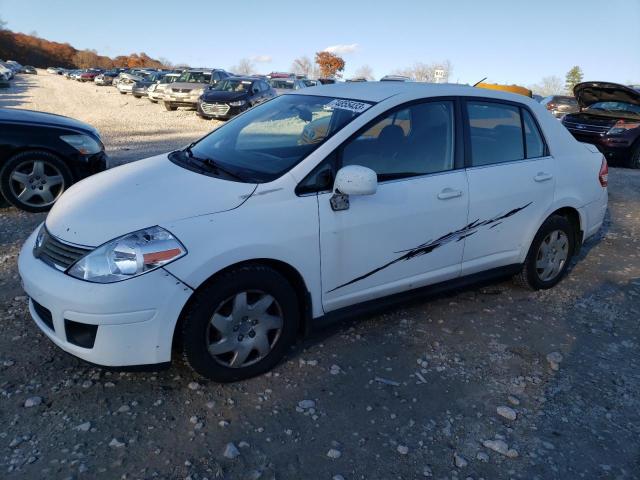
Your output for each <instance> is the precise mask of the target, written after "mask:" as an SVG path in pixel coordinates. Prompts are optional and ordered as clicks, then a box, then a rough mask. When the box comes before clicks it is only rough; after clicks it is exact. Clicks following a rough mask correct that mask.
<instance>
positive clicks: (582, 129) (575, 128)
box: [562, 120, 611, 135]
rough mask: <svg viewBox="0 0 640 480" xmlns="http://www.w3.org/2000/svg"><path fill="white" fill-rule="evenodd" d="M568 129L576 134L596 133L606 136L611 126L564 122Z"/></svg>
mask: <svg viewBox="0 0 640 480" xmlns="http://www.w3.org/2000/svg"><path fill="white" fill-rule="evenodd" d="M562 123H563V124H564V126H565V127H567V129H569V130H571V131H572V132H576V133H595V134H597V135H604V134H605V133H607V132H608V131H609V129H610V128H611V127H610V126H609V125H589V124H588V123H578V122H568V121H566V120H565V121H564V122H562Z"/></svg>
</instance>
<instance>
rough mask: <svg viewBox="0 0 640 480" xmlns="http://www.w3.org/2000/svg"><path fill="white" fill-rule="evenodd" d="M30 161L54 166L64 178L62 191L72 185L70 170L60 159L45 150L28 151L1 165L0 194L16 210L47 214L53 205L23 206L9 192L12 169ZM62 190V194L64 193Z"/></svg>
mask: <svg viewBox="0 0 640 480" xmlns="http://www.w3.org/2000/svg"><path fill="white" fill-rule="evenodd" d="M32 159H33V160H36V159H38V160H43V161H45V162H47V163H50V164H52V165H54V166H55V167H56V168H57V169H58V170H59V171H60V173H61V174H62V176H63V178H64V183H65V187H64V190H67V189H68V188H69V187H70V186H71V185H72V184H73V174H72V173H71V170H69V167H68V166H67V165H66V164H65V163H64V162H63V161H62V160H61V159H60V157H58V156H57V155H55V154H53V153H51V152H47V151H45V150H29V151H26V152H21V153H18V154H17V155H14V156H13V157H11V158H10V159H9V160H8V161H7V162H5V164H4V165H2V168H0V193H1V194H2V196H3V197H4V198H5V199H6V201H7V202H9V203H10V204H11V205H13V206H14V207H16V208H19V209H20V210H24V211H26V212H32V213H38V212H47V211H49V210H50V209H51V207H52V206H53V205H54V204H51V205H48V206H45V207H33V206H30V205H25V204H23V203H22V202H21V201H20V200H19V199H18V198H17V197H16V196H15V195H14V194H13V193H12V192H11V188H10V185H9V178H10V177H9V176H10V173H11V172H12V171H13V169H14V168H15V167H16V166H17V165H18V164H19V163H22V162H24V161H29V160H32ZM64 190H63V192H62V193H64Z"/></svg>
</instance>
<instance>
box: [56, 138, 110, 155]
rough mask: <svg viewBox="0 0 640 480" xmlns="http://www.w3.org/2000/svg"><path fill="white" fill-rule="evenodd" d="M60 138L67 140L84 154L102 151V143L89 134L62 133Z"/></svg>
mask: <svg viewBox="0 0 640 480" xmlns="http://www.w3.org/2000/svg"><path fill="white" fill-rule="evenodd" d="M60 140H63V141H65V142H67V143H68V144H69V145H71V146H72V147H73V148H75V149H76V150H78V151H79V152H80V153H82V154H83V155H93V154H94V153H98V152H101V151H102V145H100V144H99V143H98V142H97V141H96V140H95V139H93V138H91V137H90V136H89V135H62V136H61V137H60Z"/></svg>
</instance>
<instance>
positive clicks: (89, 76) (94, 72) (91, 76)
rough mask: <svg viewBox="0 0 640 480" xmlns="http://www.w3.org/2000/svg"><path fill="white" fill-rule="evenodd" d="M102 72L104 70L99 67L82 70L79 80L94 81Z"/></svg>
mask: <svg viewBox="0 0 640 480" xmlns="http://www.w3.org/2000/svg"><path fill="white" fill-rule="evenodd" d="M101 73H102V70H100V69H98V68H90V69H88V70H85V71H84V72H82V73H81V74H80V77H79V78H78V80H80V81H81V82H93V81H94V80H95V78H96V77H97V76H98V75H100V74H101Z"/></svg>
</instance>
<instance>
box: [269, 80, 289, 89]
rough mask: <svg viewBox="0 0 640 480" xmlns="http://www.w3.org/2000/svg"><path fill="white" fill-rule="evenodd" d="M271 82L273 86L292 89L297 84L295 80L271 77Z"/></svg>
mask: <svg viewBox="0 0 640 480" xmlns="http://www.w3.org/2000/svg"><path fill="white" fill-rule="evenodd" d="M269 83H270V84H271V86H272V87H273V88H287V89H291V90H292V89H293V88H294V86H295V85H294V82H293V80H278V79H271V80H270V81H269Z"/></svg>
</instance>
